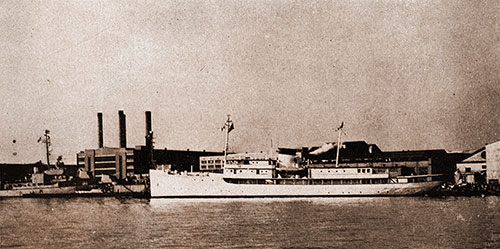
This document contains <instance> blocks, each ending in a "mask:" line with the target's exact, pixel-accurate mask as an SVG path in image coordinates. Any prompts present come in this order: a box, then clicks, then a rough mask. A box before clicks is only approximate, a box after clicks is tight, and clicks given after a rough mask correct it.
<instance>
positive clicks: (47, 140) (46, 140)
mask: <svg viewBox="0 0 500 249" xmlns="http://www.w3.org/2000/svg"><path fill="white" fill-rule="evenodd" d="M49 133H50V131H49V130H45V134H44V135H43V136H44V138H42V137H40V138H38V142H41V143H44V144H45V153H46V155H47V168H50V159H49V158H50V150H49V147H50V144H51V143H50V135H49Z"/></svg>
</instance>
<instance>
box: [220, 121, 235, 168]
mask: <svg viewBox="0 0 500 249" xmlns="http://www.w3.org/2000/svg"><path fill="white" fill-rule="evenodd" d="M224 129H225V130H226V143H225V144H224V166H225V165H226V161H227V148H228V145H229V132H231V130H233V129H234V125H233V121H232V120H231V115H229V114H228V115H227V120H226V123H225V124H224V126H223V127H222V130H224Z"/></svg>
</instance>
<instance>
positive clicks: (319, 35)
mask: <svg viewBox="0 0 500 249" xmlns="http://www.w3.org/2000/svg"><path fill="white" fill-rule="evenodd" d="M0 18H1V22H0V32H1V36H0V47H1V50H0V82H1V86H2V90H1V92H0V101H1V102H0V103H1V107H2V109H1V110H2V115H1V117H2V121H1V122H0V132H1V133H0V134H1V135H0V138H1V140H0V162H19V163H21V162H26V163H29V162H35V161H38V160H44V148H43V145H42V144H38V143H37V139H38V137H39V136H41V135H42V134H43V132H44V130H45V129H49V130H50V131H51V134H52V142H53V149H52V153H53V157H52V160H55V158H56V157H57V156H58V155H63V157H64V160H65V162H66V163H74V162H75V157H76V153H77V152H78V151H81V150H84V149H92V148H96V147H97V116H96V115H97V112H103V115H104V143H105V145H106V146H118V144H119V142H118V110H120V109H122V110H124V112H125V114H126V115H127V142H128V144H127V145H128V147H134V146H136V145H143V144H144V135H145V134H144V129H145V128H144V111H146V110H150V111H152V118H153V130H154V132H155V135H156V144H155V145H156V148H164V147H167V148H171V149H187V148H189V149H191V150H203V149H206V150H215V151H220V150H222V148H223V144H224V134H223V133H222V132H221V131H220V128H221V127H222V125H223V123H224V120H225V118H226V114H231V115H232V119H233V120H234V123H235V130H233V131H232V132H231V134H230V135H231V142H230V143H231V144H230V146H231V147H232V149H233V150H236V151H240V152H244V151H248V152H256V151H261V150H263V151H268V150H269V149H270V144H271V139H272V140H273V147H274V149H275V148H276V147H277V146H280V147H284V146H293V147H301V146H314V145H321V144H322V143H324V142H329V141H335V140H336V133H335V131H334V128H335V127H336V126H338V125H339V124H340V123H341V122H342V121H344V122H345V126H344V127H345V131H346V133H347V137H346V140H365V141H367V142H368V143H374V144H377V145H378V146H379V147H380V148H381V149H382V150H385V151H387V150H408V149H446V150H449V151H452V150H474V149H478V148H480V147H482V146H484V144H486V143H492V142H495V141H498V140H500V119H499V114H500V108H498V106H500V77H499V76H500V75H499V74H500V45H499V44H500V2H498V1H495V0H491V1H468V0H463V1H435V0H433V1H430V0H429V1H426V0H424V1H403V0H400V1H397V0H386V1H383V0H379V1H375V0H358V1H356V0H355V1H319V2H310V1H259V0H258V1H241V0H238V1H236V0H235V1H190V2H186V1H150V2H149V1H17V0H15V1H1V2H0ZM14 139H15V140H16V143H13V140H14ZM14 152H16V153H17V155H15V156H14V154H13V153H14Z"/></svg>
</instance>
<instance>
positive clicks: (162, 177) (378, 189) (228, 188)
mask: <svg viewBox="0 0 500 249" xmlns="http://www.w3.org/2000/svg"><path fill="white" fill-rule="evenodd" d="M150 182H151V197H152V198H231V197H335V196H404V195H422V194H425V193H427V192H429V191H431V190H432V189H434V188H436V187H438V186H439V185H440V184H441V182H439V181H432V182H418V183H394V184H350V185H281V184H278V185H275V184H233V183H227V182H225V181H224V179H223V177H222V174H210V175H172V174H168V173H167V172H165V171H162V170H150Z"/></svg>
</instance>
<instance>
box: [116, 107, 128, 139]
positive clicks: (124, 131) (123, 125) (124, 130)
mask: <svg viewBox="0 0 500 249" xmlns="http://www.w3.org/2000/svg"><path fill="white" fill-rule="evenodd" d="M118 117H119V124H120V148H126V147H127V125H126V120H125V118H126V115H125V113H123V110H120V111H118Z"/></svg>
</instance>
